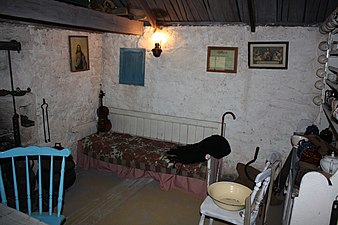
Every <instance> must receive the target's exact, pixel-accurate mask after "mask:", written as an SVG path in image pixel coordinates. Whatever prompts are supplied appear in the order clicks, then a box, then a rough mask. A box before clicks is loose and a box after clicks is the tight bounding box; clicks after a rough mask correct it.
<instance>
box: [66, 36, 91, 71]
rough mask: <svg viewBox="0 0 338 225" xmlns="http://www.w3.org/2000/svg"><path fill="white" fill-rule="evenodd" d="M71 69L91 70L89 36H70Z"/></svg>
mask: <svg viewBox="0 0 338 225" xmlns="http://www.w3.org/2000/svg"><path fill="white" fill-rule="evenodd" d="M69 54H70V71H72V72H79V71H84V70H89V49H88V36H69Z"/></svg>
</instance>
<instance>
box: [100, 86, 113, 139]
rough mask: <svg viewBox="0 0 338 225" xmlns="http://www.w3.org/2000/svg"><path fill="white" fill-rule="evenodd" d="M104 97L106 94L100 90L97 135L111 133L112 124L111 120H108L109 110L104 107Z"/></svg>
mask: <svg viewBox="0 0 338 225" xmlns="http://www.w3.org/2000/svg"><path fill="white" fill-rule="evenodd" d="M103 96H105V93H104V92H103V91H102V90H100V94H99V98H100V106H99V108H98V109H97V116H98V117H99V120H98V123H97V133H99V132H108V131H110V129H111V127H112V124H111V122H110V120H109V119H108V115H109V109H108V107H106V106H103V101H102V99H103Z"/></svg>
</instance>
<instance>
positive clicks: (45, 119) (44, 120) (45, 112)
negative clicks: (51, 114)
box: [41, 99, 50, 143]
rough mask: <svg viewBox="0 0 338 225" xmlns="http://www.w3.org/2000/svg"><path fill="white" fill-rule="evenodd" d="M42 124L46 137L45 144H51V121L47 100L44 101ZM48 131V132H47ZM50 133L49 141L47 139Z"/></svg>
mask: <svg viewBox="0 0 338 225" xmlns="http://www.w3.org/2000/svg"><path fill="white" fill-rule="evenodd" d="M41 109H42V123H43V134H44V137H45V142H46V143H47V142H50V131H49V121H48V104H47V103H46V100H45V99H42V105H41ZM46 131H47V132H46ZM47 133H48V139H47Z"/></svg>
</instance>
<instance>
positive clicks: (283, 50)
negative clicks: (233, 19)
mask: <svg viewBox="0 0 338 225" xmlns="http://www.w3.org/2000/svg"><path fill="white" fill-rule="evenodd" d="M288 52H289V42H249V68H251V69H287V68H288Z"/></svg>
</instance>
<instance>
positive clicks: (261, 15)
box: [65, 0, 338, 26]
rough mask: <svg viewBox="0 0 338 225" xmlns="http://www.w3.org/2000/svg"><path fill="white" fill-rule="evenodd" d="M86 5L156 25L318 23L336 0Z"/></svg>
mask: <svg viewBox="0 0 338 225" xmlns="http://www.w3.org/2000/svg"><path fill="white" fill-rule="evenodd" d="M65 1H68V2H69V1H73V2H74V1H75V2H76V1H77V2H81V1H82V2H86V1H88V0H65ZM89 5H90V7H91V8H93V9H97V10H100V5H101V6H103V7H104V8H101V9H102V10H106V11H107V12H109V13H116V14H120V16H124V17H129V18H130V19H138V20H143V21H146V22H149V19H151V18H149V17H153V19H154V21H155V23H156V24H157V25H160V26H161V25H167V26H170V25H176V24H179V25H207V24H217V23H219V24H229V23H245V24H251V25H252V23H254V24H255V25H281V26H299V25H300V26H312V25H317V24H319V23H322V22H323V21H324V20H325V19H326V18H327V16H328V15H329V14H330V13H331V12H332V11H334V10H335V9H336V8H337V7H338V0H91V1H90V4H89ZM250 7H251V9H250ZM109 8H110V9H109ZM147 8H148V10H147ZM123 9H126V10H125V11H123ZM119 11H120V12H119ZM149 14H151V15H149Z"/></svg>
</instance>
